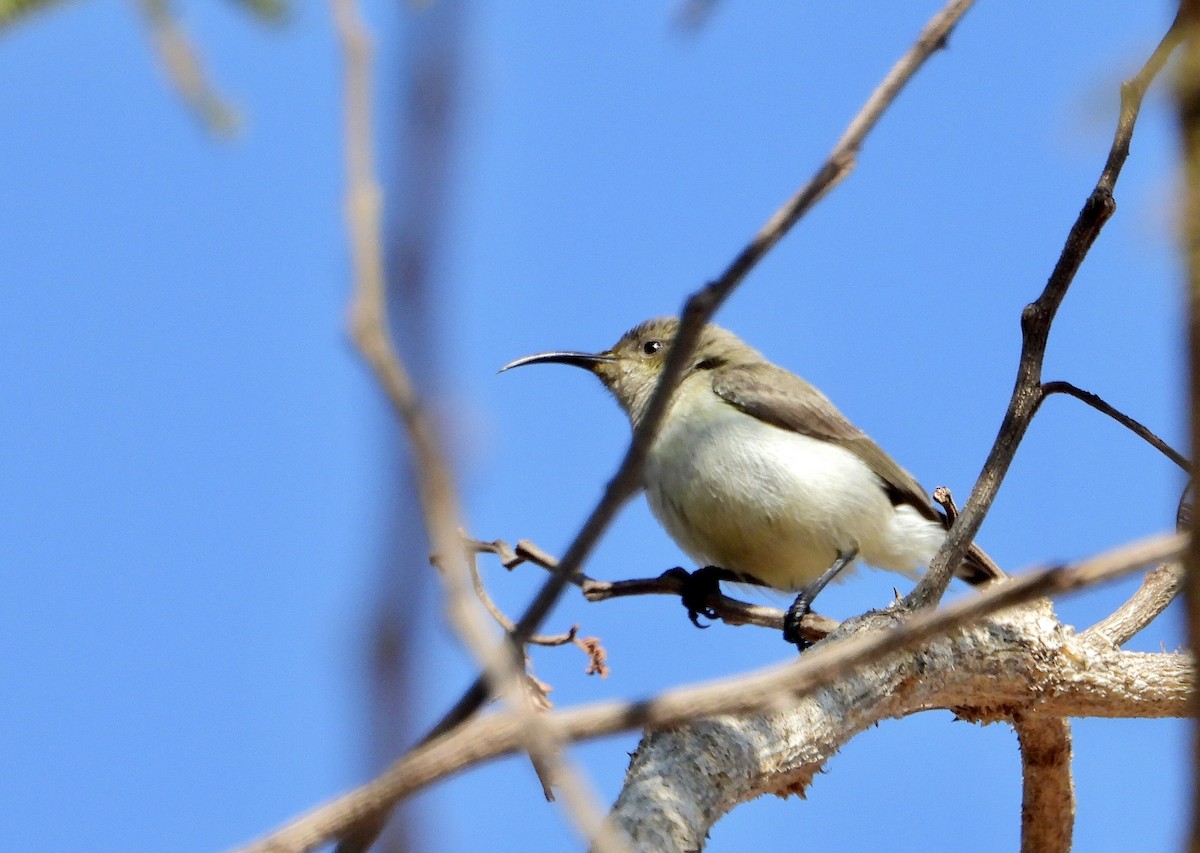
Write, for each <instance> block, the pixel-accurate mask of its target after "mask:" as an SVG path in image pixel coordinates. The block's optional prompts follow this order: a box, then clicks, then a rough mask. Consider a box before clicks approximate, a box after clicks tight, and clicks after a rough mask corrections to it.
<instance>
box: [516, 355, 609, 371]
mask: <svg viewBox="0 0 1200 853" xmlns="http://www.w3.org/2000/svg"><path fill="white" fill-rule="evenodd" d="M613 360H614V359H613V357H612V356H611V355H604V354H603V353H590V352H539V353H536V354H534V355H527V356H524V357H523V358H518V359H516V360H514V361H510V362H509V363H508V364H506V365H504V367H502V368H500V370H498V371H497V372H498V373H503V372H504V371H506V370H511V369H512V368H514V367H524V366H525V365H527V364H569V365H571V366H572V367H582V368H583V369H584V370H590V371H593V372H595V370H596V366H597V365H600V364H608V363H609V362H611V361H613Z"/></svg>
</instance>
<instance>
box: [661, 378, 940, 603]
mask: <svg viewBox="0 0 1200 853" xmlns="http://www.w3.org/2000/svg"><path fill="white" fill-rule="evenodd" d="M687 397H689V398H691V399H689V400H688V401H687V402H686V403H683V402H681V403H680V404H678V405H677V406H676V407H675V408H674V409H673V410H672V412H671V413H670V417H668V419H667V423H666V425H665V427H664V429H663V431H662V432H661V433H660V434H659V436H658V438H657V439H656V440H655V443H654V445H653V446H652V447H651V449H650V453H649V457H648V459H647V464H646V471H645V486H646V497H647V500H648V501H649V503H650V508H651V510H652V511H653V512H654V515H655V516H656V517H657V518H658V520H659V521H660V522H661V523H662V525H663V526H664V527H665V528H666V529H667V532H668V533H670V534H671V537H672V538H673V539H674V540H675V541H676V543H678V545H679V546H680V547H681V548H682V549H683V550H684V551H686V552H687V554H688V556H690V557H691V558H692V559H694V560H695V561H696V562H697V563H698V564H699V565H714V566H720V567H721V568H725V569H729V570H731V571H733V572H737V573H739V574H744V575H749V576H751V577H753V578H756V579H758V580H759V581H761V582H763V583H765V584H767V585H768V586H773V587H776V588H779V589H799V588H801V587H803V586H804V585H805V584H807V583H808V582H810V581H812V580H813V579H814V578H816V577H817V576H818V575H819V574H820V573H821V572H823V571H824V570H825V569H827V568H829V566H830V565H831V564H832V563H833V562H834V560H835V559H836V558H837V555H838V553H839V552H847V551H850V550H857V551H858V553H859V556H860V557H861V558H862V559H863V560H864V561H865V562H867V563H869V564H871V565H874V566H878V567H879V568H884V569H889V570H891V571H896V572H902V573H906V574H911V573H912V572H914V571H915V570H916V569H917V568H918V567H919V566H922V565H924V564H926V563H927V562H928V561H929V560H930V559H931V558H932V556H933V554H934V553H935V552H936V551H937V549H938V547H939V546H940V545H941V543H942V540H943V539H944V538H945V531H944V530H943V529H942V528H941V526H940V525H939V524H937V523H935V522H931V521H929V520H928V519H925V518H924V517H922V516H921V515H920V514H919V513H918V512H917V511H916V510H915V509H913V508H912V507H910V506H903V505H902V506H900V507H894V506H892V504H891V502H890V501H889V500H888V497H887V494H886V493H885V492H884V490H883V485H882V483H881V481H880V480H879V478H878V477H877V476H876V474H875V473H874V472H873V471H872V470H871V469H870V467H868V466H867V465H866V463H864V462H863V461H862V460H861V459H859V457H858V456H856V455H854V454H853V453H852V452H850V451H849V450H846V449H844V448H842V447H839V446H837V445H834V444H831V443H829V442H825V441H820V440H818V439H814V438H810V437H808V436H805V435H801V434H799V433H794V432H790V431H788V430H784V429H781V428H778V427H774V426H771V425H770V424H767V423H764V422H762V421H760V420H758V419H757V418H754V417H752V416H750V415H747V414H745V413H744V412H741V411H739V410H738V409H735V408H734V407H733V406H731V405H729V404H728V403H726V402H725V401H724V400H722V399H721V398H720V397H718V396H717V395H716V394H714V393H711V392H707V389H705V393H699V394H691V395H687ZM681 406H683V407H684V408H680V407H681Z"/></svg>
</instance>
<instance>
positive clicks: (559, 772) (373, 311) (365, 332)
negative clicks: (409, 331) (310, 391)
mask: <svg viewBox="0 0 1200 853" xmlns="http://www.w3.org/2000/svg"><path fill="white" fill-rule="evenodd" d="M330 4H331V8H332V12H333V17H334V22H335V25H336V28H337V32H338V36H339V39H340V41H341V45H342V50H343V54H344V57H345V84H344V88H345V100H346V107H345V129H344V133H345V139H346V143H345V155H346V173H347V182H348V187H347V190H346V217H347V224H348V226H349V230H350V237H351V240H352V248H353V257H354V266H355V290H354V301H353V303H352V305H351V311H350V325H351V334H352V336H353V338H354V342H355V344H357V346H358V348H359V350H360V351H361V352H362V354H363V357H364V358H365V359H366V361H367V363H368V364H369V365H370V366H371V368H372V369H373V370H374V372H375V375H376V378H377V379H378V381H379V383H380V384H381V385H382V387H383V389H384V390H385V392H386V393H387V396H388V399H389V400H390V401H391V403H392V406H393V408H394V409H395V411H396V413H397V414H398V415H399V417H400V419H401V420H402V421H403V423H404V425H405V427H406V429H407V431H408V435H409V439H410V441H411V443H412V447H413V456H414V463H415V464H414V468H415V473H416V479H417V487H418V493H419V496H420V500H421V509H422V512H423V514H424V516H425V525H426V529H427V531H428V533H429V538H430V541H431V543H432V544H433V548H434V552H435V553H436V554H438V555H440V564H441V567H442V569H443V570H442V571H441V572H439V576H440V577H441V578H442V580H443V582H444V586H445V590H446V594H447V613H448V615H449V618H450V622H451V624H452V625H453V626H454V628H455V630H456V632H457V633H458V634H459V636H460V637H461V638H462V640H463V642H464V644H465V645H466V646H467V648H468V649H469V650H470V651H471V653H472V654H473V655H474V656H475V658H476V659H477V660H478V661H479V663H480V664H481V666H482V668H483V670H484V676H483V678H484V679H486V682H487V683H488V685H489V689H490V690H491V691H492V692H494V693H496V694H497V695H500V696H502V697H503V698H504V699H505V700H506V702H507V704H508V705H509V707H510V708H511V711H512V713H513V714H514V715H515V716H516V718H517V719H519V720H520V721H521V725H520V730H521V738H520V741H521V743H522V745H523V748H524V749H526V750H527V751H528V752H529V754H530V758H531V759H532V760H533V762H534V765H535V767H537V768H538V770H539V774H540V775H543V776H546V777H549V782H548V783H547V782H546V780H545V778H544V779H543V782H544V783H545V784H547V785H548V784H550V783H553V784H555V785H557V786H559V787H560V788H561V790H562V791H563V794H564V797H563V799H564V801H565V802H566V805H567V808H568V812H569V813H570V815H571V817H572V818H573V819H574V820H575V822H576V823H577V824H578V825H579V827H580V828H581V830H582V831H583V832H584V834H585V835H586V836H587V837H588V838H589V839H590V840H591V841H592V842H593V843H594V844H595V845H596V847H597V848H599V849H601V850H614V849H618V848H616V847H615V846H614V842H613V841H612V839H611V837H610V834H609V833H608V831H607V829H606V827H605V824H604V822H603V820H602V817H601V812H600V810H599V808H598V806H597V804H596V801H595V797H594V796H593V795H592V793H591V792H590V790H588V789H587V787H586V786H585V784H584V783H583V780H582V778H581V777H580V776H579V775H578V774H577V773H576V772H574V771H573V770H571V769H570V768H569V766H568V765H567V763H566V761H565V759H564V758H563V757H562V754H561V743H560V741H559V738H558V736H557V733H556V731H555V730H554V729H553V728H552V727H550V726H549V725H548V724H547V723H546V722H545V720H544V717H543V715H541V714H539V713H538V712H537V710H536V709H535V708H534V705H533V703H532V701H531V698H530V696H529V693H528V691H527V690H526V687H525V680H524V671H523V668H522V666H521V659H520V658H519V657H518V654H517V650H518V649H519V648H521V646H520V645H519V644H516V645H514V644H509V643H501V644H499V645H497V644H496V643H495V642H493V641H492V639H491V638H490V637H489V635H488V632H487V630H486V627H485V625H484V624H483V619H482V617H481V616H480V615H479V613H478V610H477V608H476V607H473V606H472V605H473V600H472V598H471V593H470V580H469V574H470V572H469V568H468V566H467V560H466V554H465V552H464V551H463V549H462V548H461V547H460V538H459V534H458V529H459V524H458V519H459V509H458V498H457V494H456V492H455V488H454V483H453V479H452V477H451V473H450V471H451V469H450V465H449V462H448V460H447V458H446V455H445V451H444V449H443V448H442V446H441V443H440V441H439V440H438V438H437V431H436V429H435V427H434V425H433V423H432V421H431V419H430V417H429V414H428V412H427V410H426V409H425V407H424V406H423V405H422V404H421V401H420V399H419V397H418V395H417V392H416V389H415V387H414V385H413V382H412V379H411V377H410V376H409V374H408V371H407V370H406V368H405V366H404V362H403V361H402V360H401V358H400V355H399V353H398V352H397V350H396V347H395V343H394V341H393V340H392V337H391V333H390V330H389V328H388V322H387V312H386V298H385V290H384V273H383V246H382V241H381V236H380V235H381V233H382V226H381V212H382V196H383V193H382V191H381V189H380V187H379V183H378V181H377V179H376V177H375V166H374V146H373V141H372V129H373V121H372V105H371V96H372V86H371V78H370V67H371V58H372V45H371V42H370V38H369V36H368V35H367V32H366V29H365V27H364V26H363V23H362V20H361V17H360V15H359V11H358V5H357V2H356V0H330ZM381 826H382V821H381V820H379V819H378V816H376V815H372V816H371V819H370V820H369V821H366V822H365V823H364V825H363V826H361V827H360V826H357V825H354V824H352V825H350V826H348V827H344V828H343V832H344V831H345V830H346V829H353V830H354V832H353V838H352V839H351V843H352V845H353V846H355V847H365V846H366V845H369V844H370V843H371V840H373V838H374V836H375V834H376V833H377V832H378V829H379V828H380V827H381Z"/></svg>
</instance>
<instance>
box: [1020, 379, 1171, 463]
mask: <svg viewBox="0 0 1200 853" xmlns="http://www.w3.org/2000/svg"><path fill="white" fill-rule="evenodd" d="M1051 394H1066V395H1068V396H1070V397H1074V398H1075V399H1076V400H1080V401H1082V402H1084V403H1087V404H1088V405H1089V406H1091V407H1092V408H1093V409H1095V410H1096V411H1098V412H1102V413H1104V414H1106V415H1108V416H1109V417H1110V418H1112V419H1113V420H1114V421H1116V422H1117V423H1119V424H1120V425H1121V426H1123V427H1125V428H1126V429H1128V430H1129V431H1131V432H1132V433H1133V434H1134V435H1136V436H1138V438H1140V439H1142V440H1143V441H1145V442H1146V443H1147V444H1149V445H1150V446H1151V447H1153V448H1154V449H1155V450H1157V451H1158V452H1159V453H1161V454H1162V455H1163V456H1165V457H1167V458H1168V459H1170V460H1171V461H1172V462H1174V463H1175V464H1176V465H1178V466H1179V467H1180V468H1182V469H1183V470H1184V471H1186V472H1187V473H1189V474H1190V473H1191V472H1192V464H1191V463H1190V462H1188V460H1187V457H1185V456H1184V455H1183V454H1182V453H1180V452H1179V451H1177V450H1176V449H1175V448H1173V447H1172V446H1171V445H1169V444H1167V443H1166V442H1165V441H1163V440H1162V439H1161V438H1159V437H1158V436H1157V435H1155V434H1154V433H1152V432H1151V431H1150V430H1149V429H1147V428H1146V427H1145V426H1144V425H1143V424H1142V423H1140V422H1139V421H1135V420H1134V419H1133V418H1131V417H1129V415H1127V414H1125V413H1124V412H1122V411H1120V410H1119V409H1117V408H1116V407H1114V406H1111V405H1109V404H1108V403H1106V402H1105V401H1104V400H1103V399H1102V398H1101V397H1100V396H1099V395H1097V394H1093V393H1091V392H1090V391H1084V390H1083V389H1082V388H1077V387H1076V386H1074V385H1072V384H1071V383H1070V382H1045V383H1043V384H1042V395H1043V398H1045V397H1049V396H1050V395H1051Z"/></svg>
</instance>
